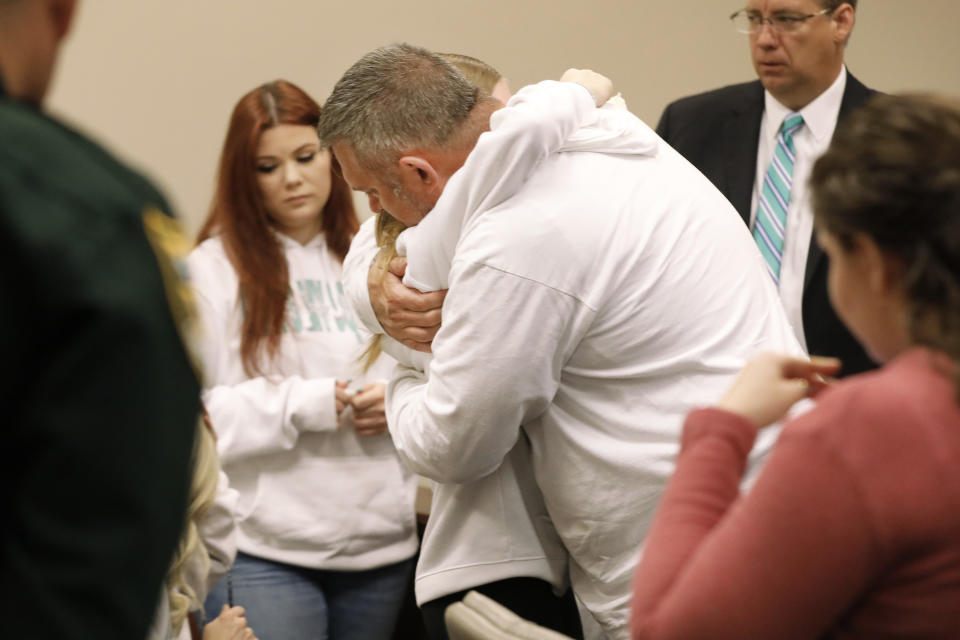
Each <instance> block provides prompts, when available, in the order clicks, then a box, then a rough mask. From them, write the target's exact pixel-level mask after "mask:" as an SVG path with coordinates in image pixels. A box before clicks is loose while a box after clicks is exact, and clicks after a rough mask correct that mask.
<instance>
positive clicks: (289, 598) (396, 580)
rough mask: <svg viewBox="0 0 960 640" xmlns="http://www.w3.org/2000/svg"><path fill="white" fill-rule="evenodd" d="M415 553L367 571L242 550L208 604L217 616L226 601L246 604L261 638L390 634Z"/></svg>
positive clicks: (319, 639) (365, 639)
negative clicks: (300, 564) (299, 564)
mask: <svg viewBox="0 0 960 640" xmlns="http://www.w3.org/2000/svg"><path fill="white" fill-rule="evenodd" d="M414 561H415V559H414V558H410V559H409V560H404V561H403V562H398V563H397V564H392V565H387V566H385V567H379V568H377V569H370V570H368V571H326V570H323V569H307V568H304V567H295V566H292V565H286V564H282V563H279V562H273V561H271V560H264V559H262V558H256V557H254V556H249V555H247V554H245V553H238V554H237V559H236V561H235V562H234V564H233V567H232V568H231V569H230V573H229V574H228V578H229V580H228V578H224V579H223V580H221V581H220V582H219V583H218V584H217V585H216V586H215V587H214V588H213V591H211V592H210V595H209V596H208V597H207V601H206V603H205V604H204V608H205V610H206V617H207V620H213V619H214V618H215V617H217V615H218V614H219V613H220V609H222V608H223V605H224V604H227V597H228V582H229V590H230V592H231V593H232V601H233V602H232V603H233V604H234V605H236V606H241V607H243V608H244V609H245V610H246V616H247V624H248V625H249V626H250V628H251V629H253V632H254V633H255V634H256V635H257V637H258V638H259V639H260V640H328V639H329V640H389V638H390V636H391V634H392V633H393V628H394V626H395V624H396V621H397V615H398V614H399V612H400V607H401V605H402V604H403V598H404V595H405V594H406V592H407V589H408V588H410V586H411V582H412V581H411V576H412V573H413V565H414Z"/></svg>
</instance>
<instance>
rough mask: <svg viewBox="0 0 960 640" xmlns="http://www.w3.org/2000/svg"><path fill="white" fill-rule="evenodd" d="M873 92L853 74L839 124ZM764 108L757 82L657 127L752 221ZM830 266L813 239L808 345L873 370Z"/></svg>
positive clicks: (676, 106) (805, 306)
mask: <svg viewBox="0 0 960 640" xmlns="http://www.w3.org/2000/svg"><path fill="white" fill-rule="evenodd" d="M874 93H876V92H875V91H873V90H872V89H868V88H867V87H865V86H864V85H863V84H862V83H861V82H860V81H859V80H857V79H856V78H854V77H853V76H852V75H850V74H848V75H847V86H846V90H845V91H844V93H843V101H842V102H841V104H840V115H839V119H838V122H837V126H838V127H839V126H842V125H843V120H844V118H846V116H848V115H849V114H850V113H851V112H853V111H855V110H856V109H857V108H858V107H860V106H862V105H863V104H864V103H865V102H866V101H867V99H868V98H869V97H870V96H871V95H873V94H874ZM763 107H764V100H763V86H762V85H761V84H760V81H759V80H755V81H753V82H747V83H744V84H737V85H732V86H729V87H724V88H722V89H716V90H714V91H708V92H707V93H701V94H698V95H695V96H690V97H688V98H682V99H680V100H677V101H676V102H673V103H671V104H670V105H668V106H667V108H666V109H665V110H664V112H663V115H662V116H661V117H660V123H659V124H658V125H657V133H658V134H660V136H661V137H662V138H663V139H664V140H666V141H667V142H668V143H669V144H670V145H671V146H672V147H673V148H674V149H676V150H677V151H679V152H680V153H681V154H682V155H683V156H684V157H685V158H686V159H687V160H689V161H690V162H691V163H692V164H693V165H694V166H696V167H697V168H698V169H700V171H701V172H702V173H703V174H704V175H706V176H707V177H708V178H709V179H710V181H711V182H713V184H714V185H716V187H717V188H718V189H720V191H721V192H722V193H723V195H725V196H726V197H727V199H728V200H729V201H730V202H731V203H733V206H734V207H735V208H736V209H737V212H739V213H740V216H741V217H742V218H743V221H744V222H745V223H747V224H750V201H751V197H752V195H753V193H752V192H753V183H754V179H755V177H756V173H757V144H758V143H759V140H760V121H761V119H762V117H763ZM827 267H828V261H827V257H826V255H825V254H824V253H823V250H822V249H820V246H819V245H818V244H817V242H816V239H815V238H813V239H811V243H810V253H809V255H808V257H807V267H806V274H805V276H804V289H803V302H802V315H803V332H804V335H805V336H806V339H807V348H808V350H809V352H810V354H811V355H825V356H836V357H838V358H840V359H842V360H843V374H844V375H850V374H853V373H859V372H861V371H866V370H868V369H872V368H874V367H876V364H875V363H874V362H873V361H871V360H870V358H869V357H868V356H867V354H866V353H865V352H864V350H863V347H861V346H860V344H859V343H858V342H857V341H856V340H855V339H854V337H853V336H852V335H851V334H850V332H849V331H848V330H847V328H846V327H845V326H844V325H843V323H842V322H841V321H840V319H839V318H838V317H837V314H836V312H834V310H833V307H832V306H831V305H830V300H829V299H828V297H827Z"/></svg>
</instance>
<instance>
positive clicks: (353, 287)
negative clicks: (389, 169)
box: [344, 84, 596, 604]
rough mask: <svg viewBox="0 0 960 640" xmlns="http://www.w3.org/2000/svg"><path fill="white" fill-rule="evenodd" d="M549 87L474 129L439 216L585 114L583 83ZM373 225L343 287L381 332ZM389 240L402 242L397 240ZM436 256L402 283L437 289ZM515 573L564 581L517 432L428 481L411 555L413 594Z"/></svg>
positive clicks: (501, 190)
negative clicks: (508, 441) (465, 471)
mask: <svg viewBox="0 0 960 640" xmlns="http://www.w3.org/2000/svg"><path fill="white" fill-rule="evenodd" d="M558 89H559V90H557V91H555V92H554V93H552V94H545V93H544V92H536V91H533V92H531V91H526V92H524V91H521V92H520V93H518V94H517V96H515V97H514V98H513V99H512V100H511V101H510V109H511V110H512V111H514V112H515V113H514V116H513V117H512V118H509V119H502V118H500V119H498V120H500V121H502V122H503V123H505V126H498V125H497V122H496V121H494V123H493V127H492V130H491V131H490V132H488V133H485V134H483V135H482V136H480V139H479V140H478V142H477V145H476V146H475V148H474V150H473V151H472V152H471V154H470V157H469V158H468V160H467V162H466V163H465V164H464V167H462V168H461V169H460V171H458V172H457V173H456V174H455V176H454V177H453V178H451V180H450V181H449V182H448V183H447V187H446V188H445V190H444V193H443V195H442V196H441V198H440V199H439V201H438V202H437V204H436V205H435V207H434V209H433V211H434V212H446V211H448V210H449V211H450V212H451V216H450V218H449V219H455V216H456V212H463V211H466V210H467V209H471V210H472V209H473V208H474V206H472V205H467V204H465V203H464V200H465V199H466V200H469V201H477V200H482V201H483V202H484V203H486V204H488V205H489V204H490V203H491V202H495V201H499V200H501V199H503V198H504V197H506V196H509V194H510V192H512V190H513V189H515V188H516V186H518V184H520V183H522V182H523V180H524V179H525V177H526V173H525V172H526V171H527V170H528V168H529V167H530V166H531V165H533V164H536V162H537V161H538V159H539V158H542V157H544V156H545V155H546V154H548V153H550V152H551V151H552V150H553V149H555V148H557V147H558V146H560V145H561V144H563V142H564V141H565V140H566V139H567V138H568V137H569V136H572V135H574V134H575V132H576V131H577V130H578V129H579V128H580V127H581V126H582V125H583V124H584V123H586V122H588V121H590V120H591V119H592V118H594V117H595V112H596V108H595V106H594V102H593V98H592V97H591V96H590V95H589V93H588V92H587V91H586V90H585V89H583V87H580V86H579V85H572V84H565V85H563V86H562V87H559V88H558ZM543 101H549V102H554V110H553V112H552V114H551V118H552V120H550V121H544V120H543V119H541V118H540V116H541V114H542V111H543V107H542V105H540V104H538V102H543ZM495 117H496V116H495ZM461 176H464V177H468V178H469V179H465V178H464V177H461ZM514 179H516V181H515V180H514ZM433 219H436V220H437V221H438V222H440V221H443V222H446V221H447V220H448V217H447V216H446V215H444V214H439V215H437V216H436V217H435V218H434V216H433V213H431V215H430V216H428V217H427V218H426V219H425V221H424V222H426V220H433ZM421 224H423V223H421ZM373 228H374V220H373V219H371V220H368V221H367V222H366V223H365V224H364V225H363V226H362V227H361V229H360V232H359V233H358V234H357V237H356V238H355V239H354V242H353V245H352V246H351V248H350V253H349V254H348V255H347V259H346V260H345V261H344V286H345V289H346V293H347V297H348V299H349V300H350V302H351V304H353V305H354V307H355V308H356V310H357V312H358V315H359V316H360V318H361V319H362V320H363V321H364V324H365V325H366V326H367V327H368V328H369V329H370V330H371V331H372V332H376V333H381V334H382V333H383V329H382V327H380V324H379V323H378V322H377V320H376V316H375V315H374V313H373V309H372V308H371V306H370V300H369V297H368V295H367V270H368V268H369V265H370V261H371V260H372V259H373V257H374V256H375V255H376V253H377V247H376V241H375V238H374V234H373ZM417 228H418V227H415V228H414V229H408V230H407V231H406V232H404V234H403V236H401V237H405V236H406V237H409V236H408V234H409V233H410V232H411V231H415V230H416V229H417ZM455 232H456V231H454V233H455ZM398 249H400V250H403V249H404V247H401V246H400V245H399V244H398ZM436 250H437V254H436V255H435V256H432V257H433V258H434V260H433V261H431V262H430V264H431V265H432V264H439V265H443V264H444V261H445V260H447V258H446V257H445V256H447V255H450V253H452V248H451V247H439V246H437V247H436ZM446 265H447V266H446V269H443V268H442V266H441V267H440V268H437V269H436V271H430V272H428V271H427V269H424V270H423V276H422V280H420V281H417V282H416V283H415V284H412V283H411V282H408V281H407V280H406V279H405V282H406V283H407V284H408V286H414V287H415V288H418V289H420V290H421V291H432V290H436V289H442V288H446V275H447V272H448V271H449V262H448V261H447V262H446ZM409 275H410V272H409V271H408V276H409ZM381 339H382V342H381V345H382V347H383V349H384V350H385V351H386V352H387V353H389V354H390V355H392V356H393V357H394V358H396V359H397V360H398V362H400V363H401V364H403V365H405V366H407V367H412V368H415V369H419V370H420V371H424V370H425V369H426V367H427V366H428V365H429V362H430V359H431V357H430V354H426V353H422V352H419V351H413V350H411V349H409V348H407V347H404V346H403V345H401V344H400V343H398V342H397V341H395V340H393V339H392V338H390V337H389V336H387V335H385V334H384V335H382V338H381ZM516 577H534V578H540V579H542V580H545V581H547V582H549V583H551V584H552V585H553V586H554V589H555V590H556V591H557V592H558V593H560V592H562V591H563V590H565V589H566V588H567V584H568V579H567V553H566V550H565V549H564V548H563V546H562V544H561V542H560V539H559V537H558V536H557V532H556V529H555V528H554V526H553V523H552V522H551V521H550V518H549V516H548V515H547V513H546V507H545V506H544V504H543V497H542V496H541V494H540V490H539V489H538V488H537V486H536V483H535V480H534V478H533V469H532V465H531V463H530V445H529V442H528V441H527V438H526V436H524V435H522V434H521V435H520V437H519V438H518V439H517V441H516V443H515V445H514V446H513V448H512V449H511V450H510V452H509V453H508V454H507V456H506V458H505V460H504V462H503V464H502V465H500V466H499V467H498V468H497V469H496V470H495V471H493V472H492V473H490V474H488V475H486V476H484V477H483V478H477V479H475V480H473V481H471V482H467V483H463V484H459V483H438V484H436V485H435V486H434V491H433V501H432V504H431V508H430V517H429V519H428V521H427V528H426V531H425V532H424V537H423V544H422V547H421V551H420V559H419V562H418V564H417V574H416V597H417V603H418V604H424V603H426V602H429V601H431V600H435V599H437V598H440V597H442V596H445V595H448V594H450V593H455V592H458V591H462V590H465V589H469V588H472V587H476V586H479V585H482V584H487V583H490V582H494V581H498V580H504V579H508V578H516Z"/></svg>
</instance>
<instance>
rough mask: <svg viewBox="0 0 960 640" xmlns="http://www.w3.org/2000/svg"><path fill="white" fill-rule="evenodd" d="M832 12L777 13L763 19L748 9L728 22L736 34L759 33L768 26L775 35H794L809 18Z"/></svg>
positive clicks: (738, 12)
mask: <svg viewBox="0 0 960 640" xmlns="http://www.w3.org/2000/svg"><path fill="white" fill-rule="evenodd" d="M832 11H834V9H824V10H823V11H817V12H816V13H808V14H798V13H778V14H776V15H774V16H771V17H769V18H764V17H763V14H761V13H760V12H759V11H751V10H750V9H741V10H740V11H737V12H736V13H734V14H733V15H731V16H730V22H732V23H733V28H734V29H736V30H737V32H738V33H759V32H760V30H761V29H763V25H764V24H769V25H770V28H771V29H773V30H774V31H776V32H777V33H794V32H796V31H797V30H799V29H800V27H802V26H803V25H804V24H805V23H806V22H807V20H809V19H810V18H816V17H817V16H822V15H825V14H828V13H830V12H832Z"/></svg>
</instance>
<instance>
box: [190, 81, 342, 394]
mask: <svg viewBox="0 0 960 640" xmlns="http://www.w3.org/2000/svg"><path fill="white" fill-rule="evenodd" d="M319 119H320V106H319V105H318V104H317V103H316V102H315V101H314V100H313V99H312V98H311V97H310V96H308V95H307V94H306V93H305V92H304V91H303V90H302V89H300V88H299V87H297V86H296V85H294V84H292V83H290V82H287V81H286V80H276V81H274V82H270V83H267V84H265V85H262V86H260V87H257V88H256V89H254V90H253V91H251V92H250V93H248V94H246V95H245V96H243V97H242V98H240V101H239V102H237V105H236V106H235V107H234V109H233V114H232V115H231V116H230V124H229V126H228V128H227V136H226V139H225V140H224V142H223V151H222V152H221V154H220V167H219V171H218V174H217V184H216V190H215V193H214V197H213V203H212V205H211V206H210V213H209V215H208V216H207V219H206V222H204V224H203V227H202V228H201V230H200V233H199V236H198V239H197V242H198V243H200V242H203V241H204V240H206V239H207V238H209V237H210V236H211V235H213V234H214V233H218V234H219V235H220V237H221V238H222V240H223V246H224V249H225V251H226V253H227V256H228V257H229V259H230V262H231V264H232V265H233V268H234V270H235V271H236V272H237V278H238V280H239V290H240V291H239V294H240V296H239V297H240V301H241V304H242V305H243V311H244V315H243V327H242V329H241V338H240V355H241V360H242V361H243V368H244V371H246V372H247V374H248V375H254V374H255V373H260V372H261V363H262V360H261V356H262V355H264V353H265V355H266V356H267V358H272V357H273V356H274V355H276V352H277V349H278V347H279V345H280V338H281V335H282V332H283V322H284V318H285V314H286V302H287V296H288V295H289V289H290V283H289V272H288V269H287V260H286V257H285V256H284V253H283V248H282V247H281V245H280V242H279V241H278V240H277V238H276V237H275V236H274V234H273V232H272V223H271V221H270V216H269V214H268V212H267V210H266V207H265V205H264V203H263V198H262V196H261V194H260V190H259V187H258V183H257V179H256V152H257V145H258V144H259V142H260V136H261V135H262V134H263V132H264V131H266V130H267V129H270V128H271V127H275V126H276V125H279V124H301V125H308V126H311V127H316V126H317V123H318V121H319ZM332 162H333V163H335V160H332ZM330 173H331V176H330V181H331V185H330V196H329V198H328V199H327V203H326V205H325V206H324V208H323V213H322V222H321V227H322V229H323V233H324V236H325V239H326V243H327V246H328V247H329V248H330V250H331V251H332V252H333V253H334V255H336V256H337V257H338V258H339V259H340V260H341V262H342V261H343V258H344V256H346V255H347V250H348V249H349V248H350V240H351V239H352V238H353V235H354V234H355V233H356V232H357V228H358V226H359V223H358V222H357V216H356V214H355V212H354V209H353V199H352V198H351V196H350V188H349V187H348V186H347V183H346V182H344V180H343V178H342V177H341V176H340V171H339V170H338V169H337V168H336V166H333V167H332V168H331V172H330Z"/></svg>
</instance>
